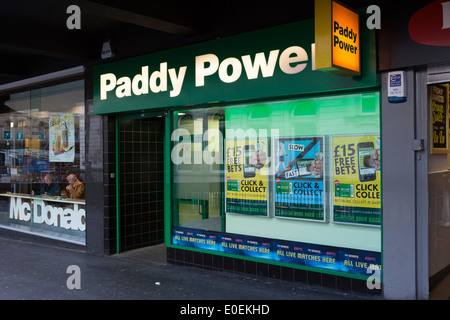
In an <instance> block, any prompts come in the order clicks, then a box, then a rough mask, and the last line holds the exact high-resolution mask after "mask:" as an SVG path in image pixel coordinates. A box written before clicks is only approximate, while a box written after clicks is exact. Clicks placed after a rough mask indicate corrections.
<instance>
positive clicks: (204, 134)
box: [172, 110, 224, 231]
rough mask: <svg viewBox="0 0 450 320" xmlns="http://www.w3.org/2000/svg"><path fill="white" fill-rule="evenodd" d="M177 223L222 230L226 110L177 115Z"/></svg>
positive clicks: (199, 111)
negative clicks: (223, 152)
mask: <svg viewBox="0 0 450 320" xmlns="http://www.w3.org/2000/svg"><path fill="white" fill-rule="evenodd" d="M174 120H175V124H174V125H175V128H176V129H175V130H174V132H173V135H172V141H174V142H175V143H174V149H173V152H172V160H173V161H174V163H176V164H177V165H176V166H174V211H175V212H174V225H176V226H183V227H190V228H196V229H205V230H215V231H221V230H222V216H223V215H222V199H223V193H222V188H223V186H222V184H223V183H222V182H223V169H222V167H223V159H222V144H223V139H222V138H220V137H222V133H221V130H222V128H223V121H224V111H223V110H197V111H186V112H179V113H176V114H175V119H174Z"/></svg>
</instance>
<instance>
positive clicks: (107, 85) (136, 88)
mask: <svg viewBox="0 0 450 320" xmlns="http://www.w3.org/2000/svg"><path fill="white" fill-rule="evenodd" d="M311 49H312V59H311V65H312V69H313V70H314V65H315V63H314V44H312V45H311ZM277 61H278V66H279V68H280V70H281V71H282V72H283V73H285V74H297V73H300V72H302V71H303V70H304V69H305V68H306V66H307V64H308V54H307V52H306V51H305V49H303V48H302V47H299V46H291V47H288V48H286V49H285V50H284V51H282V52H281V53H280V50H278V49H277V50H272V51H270V53H269V56H268V58H266V55H265V54H264V52H258V53H256V54H255V57H254V59H253V60H252V58H251V56H250V55H243V56H241V57H240V59H238V58H234V57H230V58H226V59H224V60H223V61H219V58H218V57H217V56H216V55H215V54H212V53H209V54H204V55H200V56H196V57H195V86H196V87H202V86H205V78H206V77H209V76H212V75H213V74H216V73H218V76H219V79H220V80H221V81H222V82H224V83H233V82H235V81H237V80H238V79H239V78H240V77H241V75H242V71H243V70H244V71H245V73H246V76H247V79H248V80H253V79H257V78H258V77H259V76H260V74H261V75H262V77H263V78H267V77H272V76H273V75H274V72H275V70H276V65H277ZM187 68H188V67H187V66H182V67H180V68H178V70H177V69H175V68H171V69H168V63H167V62H162V63H160V65H159V70H154V71H153V72H152V73H151V74H149V73H150V70H149V66H142V67H141V72H140V73H138V74H136V75H134V76H133V77H132V78H131V77H126V76H124V77H120V78H118V79H117V76H116V75H115V74H114V73H105V74H102V75H100V100H107V99H108V93H109V92H114V94H115V96H116V97H117V98H124V97H130V96H132V95H135V96H139V95H143V94H149V93H150V92H152V93H155V94H156V93H160V92H167V91H168V90H169V82H170V88H171V90H170V92H169V93H170V97H177V96H178V95H179V94H180V93H181V90H182V88H183V83H184V79H185V77H186V72H187ZM259 71H261V72H259Z"/></svg>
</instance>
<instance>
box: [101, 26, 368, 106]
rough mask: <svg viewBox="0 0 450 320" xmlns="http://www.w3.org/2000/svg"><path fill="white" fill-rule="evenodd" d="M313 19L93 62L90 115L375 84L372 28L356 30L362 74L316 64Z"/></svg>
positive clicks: (279, 95) (308, 92)
mask: <svg viewBox="0 0 450 320" xmlns="http://www.w3.org/2000/svg"><path fill="white" fill-rule="evenodd" d="M314 42H315V41H314V20H304V21H300V22H295V23H291V24H286V25H282V26H278V27H273V28H268V29H264V30H258V31H254V32H249V33H245V34H241V35H237V36H233V37H228V38H223V39H218V40H212V41H208V42H203V43H198V44H194V45H189V46H184V47H180V48H176V49H171V50H166V51H161V52H155V53H151V54H148V55H144V56H139V57H134V58H130V59H125V60H118V61H114V62H110V63H105V64H101V65H97V66H95V67H94V73H93V77H94V79H93V81H94V113H95V114H107V113H116V112H126V111H137V110H145V109H152V108H163V107H174V106H188V105H194V104H206V103H214V102H221V101H228V102H230V101H241V100H251V99H261V98H268V97H286V96H292V95H299V94H311V93H318V92H327V91H336V90H345V89H351V88H369V87H374V86H376V85H377V77H376V48H375V34H374V32H373V31H370V30H367V29H366V28H363V30H362V34H361V57H362V66H361V68H362V70H361V76H357V77H348V76H347V77H344V76H340V75H335V74H330V73H327V72H323V71H320V70H316V69H315V44H314Z"/></svg>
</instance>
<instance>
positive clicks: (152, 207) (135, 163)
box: [119, 116, 164, 252]
mask: <svg viewBox="0 0 450 320" xmlns="http://www.w3.org/2000/svg"><path fill="white" fill-rule="evenodd" d="M119 130H120V134H119V150H120V151H119V169H120V173H119V178H120V188H119V199H120V206H119V207H120V210H119V218H120V219H119V228H120V229H119V231H120V235H119V239H120V250H119V251H120V252H123V251H128V250H133V249H138V248H142V247H147V246H152V245H157V244H161V243H163V242H164V183H163V182H164V148H163V147H164V143H163V142H164V141H163V139H164V117H162V116H155V117H151V118H137V119H136V118H132V117H130V118H124V119H121V120H120V121H119Z"/></svg>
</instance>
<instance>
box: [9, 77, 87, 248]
mask: <svg viewBox="0 0 450 320" xmlns="http://www.w3.org/2000/svg"><path fill="white" fill-rule="evenodd" d="M5 100H6V101H5V102H4V104H2V105H1V106H0V108H1V110H0V123H1V128H2V136H1V147H0V154H1V156H0V160H1V162H2V164H3V165H4V166H2V168H3V169H2V171H1V172H0V174H1V184H0V187H1V190H0V195H1V197H0V203H1V207H0V223H1V224H2V225H4V226H7V227H10V228H14V229H18V228H19V229H21V230H23V231H26V232H34V233H39V234H42V235H45V236H49V237H55V238H60V239H63V240H67V241H73V242H77V243H84V242H85V232H84V230H85V227H86V225H85V223H86V221H85V219H86V212H85V203H84V192H83V190H84V184H83V183H82V182H83V181H84V162H85V160H84V154H85V142H84V141H85V138H84V132H85V130H84V121H85V118H84V117H85V116H84V114H85V112H84V81H76V82H71V83H66V84H61V85H56V86H51V87H47V88H42V89H36V90H32V91H27V92H23V93H17V94H12V95H11V96H9V97H7V99H5ZM71 174H73V175H74V176H71V178H70V179H68V176H69V175H71ZM75 176H76V177H77V179H75V178H73V177H75ZM68 180H73V181H72V182H69V181H68ZM77 180H78V181H77ZM69 184H70V185H71V187H68V185H69ZM66 188H67V190H66ZM75 189H77V190H78V191H77V192H74V190H75Z"/></svg>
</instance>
